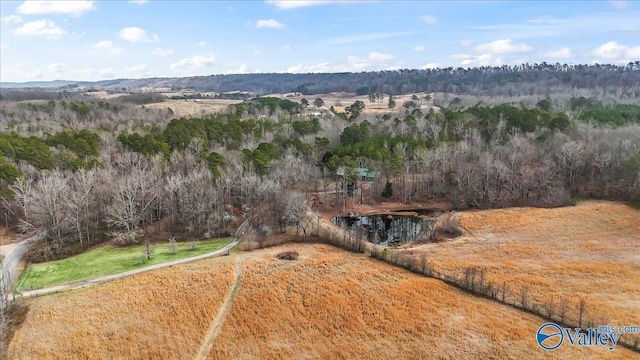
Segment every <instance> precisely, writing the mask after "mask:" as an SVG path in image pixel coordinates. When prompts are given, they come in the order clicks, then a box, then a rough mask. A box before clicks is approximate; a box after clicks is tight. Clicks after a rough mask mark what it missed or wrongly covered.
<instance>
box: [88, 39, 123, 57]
mask: <svg viewBox="0 0 640 360" xmlns="http://www.w3.org/2000/svg"><path fill="white" fill-rule="evenodd" d="M93 47H94V48H96V49H100V50H104V51H106V52H108V53H109V54H111V55H118V54H120V53H122V48H121V47H115V46H113V42H112V41H111V40H102V41H99V42H97V43H96V44H94V45H93Z"/></svg>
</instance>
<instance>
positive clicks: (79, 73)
mask: <svg viewBox="0 0 640 360" xmlns="http://www.w3.org/2000/svg"><path fill="white" fill-rule="evenodd" d="M66 76H69V78H70V79H74V80H81V81H96V80H106V79H113V78H115V77H116V75H115V73H114V72H113V68H105V69H94V68H84V69H76V70H72V71H70V72H69V73H68V74H67V75H66Z"/></svg>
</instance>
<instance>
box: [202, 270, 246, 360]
mask: <svg viewBox="0 0 640 360" xmlns="http://www.w3.org/2000/svg"><path fill="white" fill-rule="evenodd" d="M243 269H244V267H243V264H242V260H241V259H238V260H237V263H236V280H235V281H234V282H233V284H231V288H230V289H229V293H228V294H227V297H226V298H225V299H224V303H223V304H222V307H221V308H220V311H218V315H216V318H215V319H213V322H212V323H211V326H210V327H209V331H208V332H207V335H206V336H205V337H204V341H203V342H202V345H201V346H200V350H199V351H198V355H196V359H198V360H202V359H206V358H207V356H208V355H209V353H210V352H211V349H212V348H213V342H214V341H215V339H216V336H218V333H219V332H220V329H222V325H223V324H224V319H225V318H226V317H227V313H228V312H229V310H230V309H231V305H233V300H235V298H236V296H237V295H238V292H239V291H240V287H241V286H242V271H243Z"/></svg>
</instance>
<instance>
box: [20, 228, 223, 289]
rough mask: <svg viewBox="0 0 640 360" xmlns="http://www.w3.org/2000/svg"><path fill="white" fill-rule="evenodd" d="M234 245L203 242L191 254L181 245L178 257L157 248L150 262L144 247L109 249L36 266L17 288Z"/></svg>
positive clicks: (162, 247) (161, 246)
mask: <svg viewBox="0 0 640 360" xmlns="http://www.w3.org/2000/svg"><path fill="white" fill-rule="evenodd" d="M230 242H231V238H223V239H214V240H207V241H200V242H198V243H197V246H196V248H195V250H190V249H189V244H188V243H178V244H177V250H176V253H175V254H174V253H173V252H172V251H171V249H170V247H169V245H168V244H156V245H154V246H153V248H152V255H151V259H149V260H146V258H145V257H144V246H142V245H140V246H132V247H126V248H119V247H115V246H112V245H105V246H101V247H99V248H97V249H94V250H91V251H88V252H86V253H82V254H79V255H76V256H72V257H70V258H66V259H62V260H57V261H50V262H46V263H39V264H32V265H30V266H29V267H28V268H27V269H26V270H25V273H24V274H23V276H22V278H21V279H20V283H19V284H18V286H17V288H18V290H19V291H23V290H33V289H39V288H44V287H49V286H54V285H59V284H64V283H70V282H76V281H81V280H86V279H91V278H96V277H101V276H107V275H112V274H118V273H122V272H127V271H131V270H136V269H142V268H146V267H148V266H152V265H157V264H162V263H166V262H170V261H175V260H180V259H184V258H189V257H193V256H198V255H202V254H206V253H210V252H212V251H216V250H218V249H221V248H223V247H224V246H226V245H228V244H229V243H230Z"/></svg>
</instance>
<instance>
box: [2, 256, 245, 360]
mask: <svg viewBox="0 0 640 360" xmlns="http://www.w3.org/2000/svg"><path fill="white" fill-rule="evenodd" d="M234 266H235V265H234V262H233V261H231V260H229V257H224V258H220V259H216V260H205V261H200V262H196V263H190V264H184V265H180V266H174V267H170V268H165V269H160V270H156V271H151V272H147V273H143V274H139V275H135V276H132V277H128V278H124V279H121V280H117V281H113V282H110V283H107V284H103V285H99V286H96V287H92V288H87V289H80V290H74V291H70V292H66V293H61V294H55V295H50V296H44V297H41V298H34V299H25V300H24V301H25V303H27V304H28V305H29V308H30V309H29V312H28V314H27V318H26V321H25V322H24V324H23V325H22V327H21V328H20V329H19V330H18V331H17V332H16V333H15V335H14V338H13V340H12V341H11V343H10V346H9V349H8V356H7V358H8V359H183V358H193V357H194V356H195V354H196V353H197V351H198V348H199V347H200V341H201V340H202V338H203V337H204V335H205V334H206V332H207V330H208V328H209V323H210V322H211V321H212V320H213V319H214V317H215V316H216V314H217V311H218V308H219V307H220V305H221V304H222V301H223V300H224V297H225V296H226V294H227V291H228V290H229V286H230V284H231V283H232V281H233V279H234Z"/></svg>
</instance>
